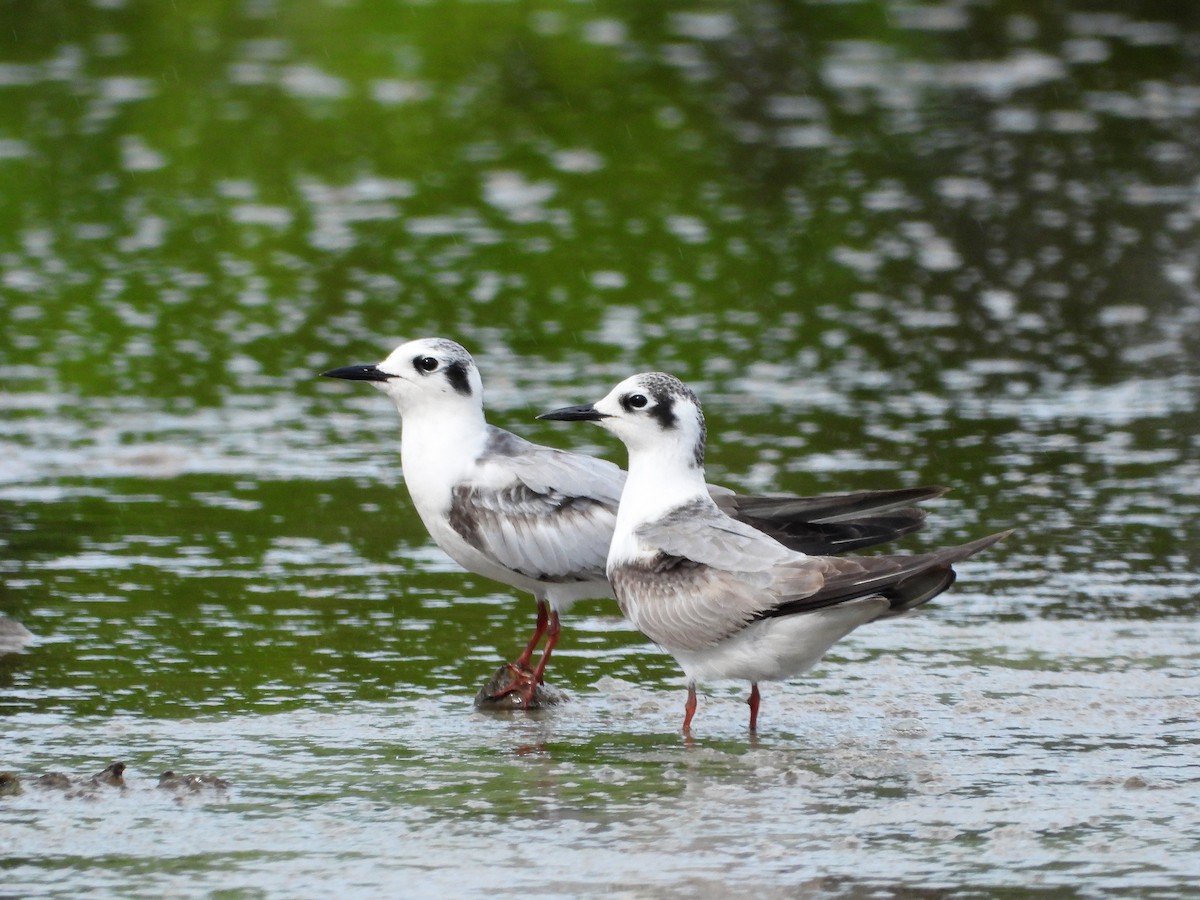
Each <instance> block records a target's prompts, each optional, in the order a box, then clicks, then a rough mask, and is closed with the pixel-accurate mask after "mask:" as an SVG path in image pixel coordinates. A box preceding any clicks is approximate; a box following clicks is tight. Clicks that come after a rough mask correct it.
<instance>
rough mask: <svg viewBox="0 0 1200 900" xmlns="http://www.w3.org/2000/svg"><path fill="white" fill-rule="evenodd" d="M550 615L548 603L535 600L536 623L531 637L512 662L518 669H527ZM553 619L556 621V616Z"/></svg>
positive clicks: (544, 631)
mask: <svg viewBox="0 0 1200 900" xmlns="http://www.w3.org/2000/svg"><path fill="white" fill-rule="evenodd" d="M549 617H550V604H549V603H547V602H546V601H545V600H541V599H539V600H538V602H537V625H535V626H534V628H533V637H531V638H530V639H529V643H528V644H527V645H526V646H525V649H524V650H523V651H521V655H520V656H518V657H517V660H516V662H514V663H513V665H514V666H516V667H517V668H518V669H521V670H522V671H528V669H529V660H531V659H533V651H534V650H536V649H537V645H538V644H539V643H540V642H541V640H542V635H543V634H545V633H546V622H547V620H548V619H549ZM555 621H556V622H557V621H558V616H555Z"/></svg>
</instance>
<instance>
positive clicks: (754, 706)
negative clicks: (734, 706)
mask: <svg viewBox="0 0 1200 900" xmlns="http://www.w3.org/2000/svg"><path fill="white" fill-rule="evenodd" d="M759 699H760V698H759V696H758V682H757V681H752V682H750V699H748V700H747V701H746V702H747V703H748V704H750V730H751V731H757V730H758V701H759Z"/></svg>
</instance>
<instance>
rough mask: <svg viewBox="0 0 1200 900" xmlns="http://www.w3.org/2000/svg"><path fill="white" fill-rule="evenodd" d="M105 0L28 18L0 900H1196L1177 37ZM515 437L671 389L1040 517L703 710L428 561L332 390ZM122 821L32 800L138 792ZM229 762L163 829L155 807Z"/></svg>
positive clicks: (851, 477) (957, 527)
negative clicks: (513, 702) (429, 341)
mask: <svg viewBox="0 0 1200 900" xmlns="http://www.w3.org/2000/svg"><path fill="white" fill-rule="evenodd" d="M1025 7H1026V5H1025V4H1015V3H1004V2H999V3H994V4H986V5H985V4H965V5H954V6H908V5H900V4H875V3H867V2H850V3H823V2H809V3H803V4H797V5H794V6H774V5H768V4H750V5H740V6H736V7H734V6H728V7H726V6H720V5H705V6H702V7H701V6H697V7H694V8H693V7H686V8H685V7H681V8H676V9H674V10H673V11H671V12H657V11H655V12H647V11H645V10H634V9H632V8H627V7H625V6H622V5H619V4H610V5H605V4H600V5H596V4H592V5H588V6H583V7H560V6H558V5H550V4H547V5H540V4H507V3H497V4H478V5H476V4H443V3H430V4H423V5H417V6H396V7H375V6H367V5H358V4H352V3H351V4H342V3H337V4H334V3H331V4H328V5H326V4H322V3H316V2H313V3H307V2H306V3H294V4H288V5H287V6H286V7H285V6H282V5H280V6H275V5H274V4H271V3H260V2H252V3H247V4H243V5H241V6H238V7H227V6H226V5H225V4H219V3H193V4H190V5H189V7H188V10H187V11H186V12H180V11H179V10H174V9H172V8H170V7H169V5H164V6H162V7H161V8H160V6H159V5H156V4H155V5H145V6H141V5H137V4H133V3H128V4H126V3H111V2H106V3H97V4H95V5H94V6H93V7H91V8H89V9H88V11H87V14H86V15H79V16H68V15H67V14H66V13H65V12H64V11H63V10H62V8H60V7H59V6H57V5H55V4H50V3H46V4H39V3H31V4H28V5H27V6H24V7H22V9H21V10H12V11H10V15H9V16H8V17H6V24H8V23H10V24H9V27H7V28H6V30H5V33H3V34H0V110H2V111H3V115H2V116H0V196H3V197H5V198H6V202H5V203H4V204H3V205H0V326H2V327H0V384H2V387H3V392H2V393H0V408H2V409H3V415H2V416H0V453H2V454H3V462H2V463H0V547H2V556H0V615H3V616H6V617H8V618H10V619H13V620H16V621H18V622H20V623H22V624H23V625H24V626H25V627H27V628H28V629H29V630H30V631H31V632H33V634H34V639H33V641H32V643H31V644H30V645H29V646H27V647H26V648H24V650H23V651H22V652H17V653H9V654H6V655H0V717H2V722H3V727H2V728H0V770H7V771H11V772H13V773H14V774H15V775H16V776H17V777H18V778H19V779H20V781H21V783H22V785H23V787H24V790H23V792H22V793H20V794H18V795H15V796H0V843H2V844H3V846H4V847H5V848H6V850H5V855H4V858H3V861H2V862H0V866H2V867H3V870H4V878H3V884H4V889H5V890H6V891H7V892H8V893H13V894H14V895H41V896H77V895H79V894H80V893H81V892H83V891H88V892H90V893H91V894H94V895H97V896H121V897H137V896H156V897H157V896H163V895H170V896H209V895H213V894H218V895H228V896H246V897H254V896H295V895H310V894H316V893H318V892H321V891H327V890H330V889H337V890H341V891H343V892H346V891H349V892H350V893H352V894H358V893H361V894H364V895H366V894H382V893H385V892H386V893H388V894H401V895H405V896H427V895H428V896H433V895H437V896H444V895H446V894H447V893H450V892H453V893H457V894H484V893H487V894H496V893H501V894H507V893H512V894H516V893H522V894H525V893H530V892H534V891H536V892H538V893H541V894H547V895H551V896H588V895H594V894H600V893H612V892H614V891H617V892H620V893H624V894H629V895H636V896H663V897H672V896H681V895H684V894H687V895H695V894H697V893H700V894H714V895H716V894H720V895H722V896H739V895H746V894H750V893H754V894H756V895H764V894H765V895H767V896H794V895H795V894H796V893H798V892H801V893H803V892H809V893H814V894H822V895H830V896H860V895H862V894H863V893H880V894H883V895H889V894H902V893H904V892H906V891H915V890H922V891H928V892H932V893H938V892H947V893H949V892H954V893H957V894H963V893H968V894H969V893H976V894H986V893H993V892H996V891H1000V890H1007V891H1012V892H1015V893H1023V892H1032V891H1039V890H1045V889H1060V890H1071V891H1075V892H1078V893H1082V894H1086V895H1096V894H1102V893H1122V894H1128V893H1135V892H1142V893H1154V894H1157V895H1164V896H1165V895H1173V894H1175V895H1178V894H1184V893H1187V892H1188V890H1189V889H1190V888H1191V887H1192V886H1193V885H1194V884H1195V883H1196V882H1197V880H1198V879H1200V871H1198V864H1197V863H1196V862H1195V861H1194V860H1195V859H1197V858H1200V854H1197V852H1196V851H1197V849H1200V826H1198V824H1197V823H1200V815H1198V809H1197V806H1198V805H1200V763H1198V762H1197V757H1196V747H1197V744H1198V739H1200V730H1198V726H1197V725H1196V721H1197V716H1196V710H1197V701H1196V696H1197V677H1198V673H1200V665H1198V663H1197V652H1198V651H1197V649H1196V648H1197V647H1200V640H1198V637H1200V634H1198V633H1197V632H1198V630H1200V626H1198V624H1197V623H1198V622H1200V619H1198V618H1197V614H1196V613H1197V606H1196V596H1197V594H1198V592H1200V552H1198V548H1200V529H1198V527H1197V522H1200V488H1198V487H1197V485H1198V484H1200V413H1198V410H1197V397H1198V394H1200V363H1198V357H1197V355H1196V353H1195V350H1194V348H1195V347H1196V346H1198V345H1200V343H1198V339H1200V291H1198V289H1197V281H1196V273H1197V267H1198V265H1200V257H1198V245H1197V241H1196V235H1197V219H1200V193H1198V192H1197V185H1198V184H1200V160H1198V158H1197V156H1196V153H1195V150H1194V148H1195V147H1196V146H1197V134H1196V132H1197V122H1198V121H1200V119H1198V116H1200V91H1198V89H1197V87H1196V85H1197V84H1198V83H1200V21H1198V20H1197V18H1196V16H1195V14H1194V13H1193V12H1192V10H1191V7H1190V6H1188V5H1180V6H1178V7H1177V8H1176V7H1162V6H1159V5H1156V4H1145V5H1144V6H1143V5H1140V4H1129V3H1123V4H1119V5H1115V4H1114V5H1104V4H1100V3H1087V4H1083V3H1080V4H1072V5H1071V8H1070V9H1069V10H1066V11H1058V12H1037V13H1031V12H1030V11H1028V10H1027V9H1026V8H1025ZM432 334H442V335H446V336H450V337H455V338H457V339H459V340H460V341H462V342H463V343H465V344H466V345H468V347H469V348H470V349H471V350H472V351H473V352H474V353H475V354H476V357H477V360H478V362H479V364H480V367H481V370H482V372H483V375H484V379H485V384H486V387H487V395H488V402H489V408H490V410H491V417H492V420H493V421H494V422H496V423H497V424H500V425H503V426H505V427H509V428H512V429H513V430H515V431H518V432H520V433H521V434H523V435H525V436H528V437H531V438H533V439H536V440H541V441H544V442H547V443H552V444H555V445H557V446H569V447H574V448H578V449H583V450H587V451H589V452H596V453H603V454H605V455H608V456H609V457H610V458H614V459H619V458H620V454H619V453H618V452H617V450H616V448H615V446H613V444H612V443H611V441H609V440H608V439H607V438H606V436H605V435H603V434H602V433H600V432H598V431H595V430H589V429H584V428H582V427H575V428H571V427H567V426H561V425H554V424H552V423H539V422H536V421H534V419H533V416H534V415H535V414H536V413H537V412H540V411H542V410H545V409H547V408H551V407H555V406H560V405H563V404H566V403H577V402H585V401H590V400H594V399H596V398H598V397H599V396H601V395H602V394H603V393H605V392H606V391H607V390H608V388H609V387H610V386H611V385H612V384H613V383H614V382H615V381H617V380H618V379H620V378H622V377H624V376H625V375H628V374H630V373H631V372H633V371H638V370H644V369H648V368H661V369H667V370H669V371H672V372H675V373H676V374H679V375H680V376H681V377H684V378H685V379H687V380H688V381H689V382H690V383H692V384H693V386H694V387H696V389H697V391H698V392H699V393H700V396H701V398H702V399H703V401H704V403H705V409H706V413H707V415H708V420H709V430H710V447H709V457H708V466H709V473H710V477H711V478H712V479H713V480H717V481H721V482H723V483H726V484H729V485H731V486H733V487H737V488H744V489H752V490H757V491H790V492H797V493H816V492H820V491H834V490H849V489H862V488H886V487H895V486H899V485H913V484H919V483H941V484H946V485H948V486H950V487H952V488H953V491H952V493H950V494H949V495H948V496H947V497H946V498H944V499H942V500H939V501H936V502H934V503H930V504H929V508H930V512H931V515H930V521H929V527H928V528H927V529H926V531H925V532H924V533H923V534H921V535H919V536H918V537H917V538H915V539H912V540H910V541H908V542H907V543H906V546H909V547H922V546H932V545H936V544H942V543H946V542H950V541H955V540H962V539H966V538H968V537H972V536H977V535H980V534H983V533H986V532H989V531H992V530H997V529H999V528H1002V527H1009V526H1015V527H1016V528H1017V529H1018V530H1017V533H1016V534H1015V535H1014V536H1013V537H1012V538H1010V539H1009V540H1008V541H1006V542H1005V543H1004V544H1002V545H1000V546H998V547H996V548H994V549H993V550H990V551H989V552H988V553H987V554H986V555H985V556H984V557H981V558H979V559H976V560H971V561H969V562H968V563H965V564H963V565H962V566H961V567H960V579H959V582H958V584H957V585H956V586H955V588H954V589H953V591H952V592H950V593H949V594H947V595H945V596H944V597H942V598H939V600H937V601H936V602H935V603H934V604H931V605H930V606H929V607H928V608H926V609H924V610H923V611H922V612H921V613H920V614H919V615H915V616H912V617H908V618H905V619H902V620H898V621H890V622H888V623H881V624H879V625H877V626H874V627H869V628H865V629H863V630H861V631H859V632H857V633H855V634H854V635H852V636H851V637H850V638H849V639H847V640H846V641H844V642H842V643H841V644H839V645H838V646H837V647H835V648H834V650H833V652H832V653H831V654H830V657H829V659H828V661H827V662H826V663H825V664H823V665H822V666H821V667H820V668H819V669H818V670H817V671H815V672H814V673H812V674H810V675H808V676H805V677H804V678H802V679H797V680H795V681H793V682H789V683H786V684H779V685H769V686H767V687H766V688H765V690H764V701H763V719H762V731H761V733H760V735H759V736H758V738H757V739H755V740H751V739H750V738H749V737H748V736H747V733H746V730H745V725H746V708H745V706H744V703H743V700H744V691H743V689H742V688H741V687H737V686H723V685H711V686H707V688H706V693H705V694H704V696H703V698H702V701H701V708H700V712H699V713H698V716H697V720H696V725H697V729H696V736H695V739H694V740H693V741H692V742H690V743H687V742H685V741H684V740H683V738H682V737H681V736H680V735H679V734H678V731H677V729H678V725H679V722H680V719H681V715H682V704H683V689H682V685H681V683H680V677H679V674H678V672H677V670H676V668H675V665H674V663H673V662H672V661H671V660H670V659H669V658H668V657H666V656H664V655H663V654H661V653H659V652H658V651H656V650H655V649H654V648H651V647H648V646H647V645H646V644H645V643H644V641H643V640H642V639H641V638H640V637H639V636H638V635H636V634H634V633H632V632H631V631H629V629H628V627H627V626H626V625H625V624H624V623H623V622H622V620H621V619H620V617H619V616H618V615H617V613H616V610H615V608H614V607H613V606H612V605H611V604H606V603H602V602H595V603H587V604H580V605H579V606H578V607H577V608H576V610H573V611H572V615H571V617H570V621H569V622H568V623H567V630H566V631H565V633H564V638H563V641H562V643H561V644H560V649H559V650H558V652H556V655H555V660H554V663H553V666H552V669H551V673H552V674H551V681H553V682H554V683H555V684H556V685H559V686H561V687H562V688H563V689H565V690H566V691H567V692H568V693H569V695H570V697H571V699H570V702H569V703H568V704H566V705H565V706H563V707H562V708H559V709H556V710H553V711H548V712H544V713H538V714H532V715H523V714H518V715H512V714H490V715H489V714H483V713H478V712H475V711H473V710H472V708H471V698H472V697H473V695H474V692H475V690H476V689H477V687H478V686H479V685H480V684H481V683H482V682H483V681H484V680H485V678H486V677H487V676H488V675H489V674H490V673H491V671H492V670H493V669H494V668H495V667H496V665H497V664H498V663H499V662H500V661H501V660H502V659H505V658H509V657H511V656H513V655H514V654H515V652H516V651H517V650H518V648H519V647H520V646H521V645H522V644H523V642H524V639H525V635H526V633H527V629H528V628H530V627H531V625H532V618H533V616H532V612H533V610H532V603H531V602H530V601H529V599H528V598H524V597H522V598H515V597H513V596H512V595H511V593H510V592H508V591H505V590H503V589H501V588H500V587H499V586H497V585H494V584H492V583H490V582H487V581H486V580H484V579H481V578H477V577H475V576H470V575H466V574H464V573H462V572H460V571H459V570H458V569H457V567H456V566H455V565H454V564H453V563H451V562H450V561H449V560H448V559H447V558H446V557H444V556H443V555H442V554H441V553H440V551H438V550H437V549H436V548H433V547H431V546H430V545H429V544H428V541H427V538H426V535H425V534H424V532H423V530H422V528H421V526H420V523H419V522H418V521H417V519H416V516H415V514H414V512H413V510H412V509H411V506H410V504H409V502H408V498H407V494H406V493H405V490H404V487H403V484H402V479H401V478H400V473H399V466H398V440H397V438H398V423H397V421H396V419H395V415H394V412H393V411H392V410H391V409H390V407H389V405H388V404H387V403H386V401H385V400H384V399H383V398H381V397H379V396H378V395H376V394H375V392H373V391H368V390H366V388H365V387H363V386H361V385H359V386H355V385H347V384H341V383H332V382H329V381H322V380H319V379H317V378H316V377H315V373H317V372H319V371H321V370H323V369H325V368H329V367H331V366H336V365H343V364H349V363H358V362H372V361H377V360H378V359H381V358H382V357H383V356H384V355H385V354H386V353H387V352H388V351H389V350H390V349H391V347H392V346H393V345H394V344H395V343H396V342H397V341H398V340H399V339H401V337H415V336H420V335H432ZM117 759H119V760H122V761H124V762H126V763H127V764H128V767H129V768H128V770H127V771H126V773H125V780H126V783H127V787H126V788H125V789H124V790H123V791H122V790H119V789H116V788H105V789H103V790H97V791H95V792H90V793H89V795H88V796H87V797H77V796H71V795H69V794H64V793H62V792H59V791H49V790H44V789H40V788H38V787H37V786H35V784H34V782H35V780H36V778H37V776H38V775H40V774H42V773H45V772H48V771H62V772H67V773H70V774H71V775H73V776H76V777H85V778H86V776H89V775H91V774H93V773H94V772H98V771H99V770H100V769H102V768H103V767H104V766H105V765H106V764H108V763H109V762H110V761H112V760H117ZM167 770H174V771H176V772H179V773H189V774H190V773H197V774H199V773H212V774H215V775H218V776H220V777H221V778H224V779H227V780H228V781H229V782H230V786H229V788H228V789H226V790H224V791H220V790H213V789H206V790H203V791H198V792H196V793H194V794H193V793H188V794H185V795H182V796H176V795H175V794H173V793H171V792H168V791H164V790H160V789H159V788H158V787H157V786H156V785H157V779H158V775H159V774H161V773H162V772H164V771H167Z"/></svg>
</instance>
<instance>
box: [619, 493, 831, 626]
mask: <svg viewBox="0 0 1200 900" xmlns="http://www.w3.org/2000/svg"><path fill="white" fill-rule="evenodd" d="M635 534H636V537H637V540H638V543H639V544H640V545H641V547H642V549H643V550H648V551H650V552H651V553H653V554H654V555H653V556H651V557H649V558H647V559H642V560H638V561H634V562H630V563H626V564H621V565H617V566H615V567H613V568H612V569H610V571H609V573H608V574H609V579H610V580H611V582H612V585H613V589H614V591H615V592H616V595H617V600H618V602H619V603H620V604H621V608H622V610H623V611H624V612H625V613H626V615H628V616H629V617H630V618H631V619H632V620H633V622H634V624H635V625H636V626H637V628H638V630H640V631H641V632H642V633H643V634H645V635H646V636H647V637H648V638H650V639H651V640H652V641H654V642H656V643H658V644H661V645H662V646H664V647H667V648H677V649H682V650H699V649H701V648H703V647H707V646H710V645H712V644H714V643H716V642H717V641H720V640H722V639H724V638H727V637H729V636H730V635H732V634H735V633H736V632H737V631H739V630H740V629H742V628H744V627H745V626H746V625H747V624H748V623H749V622H752V621H754V620H755V619H759V618H763V617H764V616H765V614H766V613H767V612H768V611H769V610H771V609H773V608H775V607H776V606H778V605H779V604H780V603H781V602H783V600H784V598H785V597H806V596H809V595H811V594H814V593H816V592H817V591H819V590H820V589H821V586H822V585H823V584H824V582H825V571H826V564H825V559H826V558H825V557H815V556H814V557H809V556H804V555H802V554H799V553H795V552H793V551H791V550H789V549H788V548H787V547H784V546H783V545H782V544H780V543H779V542H777V541H775V540H773V539H771V538H769V537H767V536H766V535H764V534H762V533H760V532H758V531H755V530H754V529H753V528H751V527H750V526H749V525H745V524H743V523H741V522H738V521H737V520H735V519H731V518H729V517H728V516H726V515H725V514H724V513H722V512H720V510H718V509H716V508H714V507H713V506H712V505H711V504H710V503H708V502H706V501H705V500H699V501H696V502H694V503H689V504H686V505H684V506H681V507H678V508H677V509H675V510H673V511H672V512H671V513H669V514H668V515H666V516H664V517H663V518H661V519H658V520H656V521H654V522H647V523H645V524H643V525H641V526H639V527H638V529H637V531H636V533H635Z"/></svg>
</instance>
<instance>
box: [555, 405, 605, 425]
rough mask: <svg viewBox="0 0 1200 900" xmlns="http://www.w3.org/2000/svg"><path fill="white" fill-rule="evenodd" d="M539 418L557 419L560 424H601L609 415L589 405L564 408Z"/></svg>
mask: <svg viewBox="0 0 1200 900" xmlns="http://www.w3.org/2000/svg"><path fill="white" fill-rule="evenodd" d="M538 418H539V419H555V420H557V421H559V422H599V421H600V420H601V419H607V418H608V415H607V414H606V413H602V412H600V411H599V410H598V409H596V407H594V406H592V404H590V403H589V404H587V406H564V407H563V408H562V409H554V410H551V411H550V412H546V413H542V414H541V415H540V416H538Z"/></svg>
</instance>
